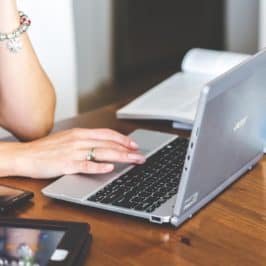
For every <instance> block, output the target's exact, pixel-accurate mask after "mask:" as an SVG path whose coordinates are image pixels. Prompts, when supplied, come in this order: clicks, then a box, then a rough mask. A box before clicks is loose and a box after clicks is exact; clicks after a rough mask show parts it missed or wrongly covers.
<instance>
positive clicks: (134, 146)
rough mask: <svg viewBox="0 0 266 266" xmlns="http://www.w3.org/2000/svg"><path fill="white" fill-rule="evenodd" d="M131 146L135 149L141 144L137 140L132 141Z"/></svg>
mask: <svg viewBox="0 0 266 266" xmlns="http://www.w3.org/2000/svg"><path fill="white" fill-rule="evenodd" d="M130 147H131V148H133V149H138V148H139V145H138V144H137V143H136V142H134V141H131V142H130Z"/></svg>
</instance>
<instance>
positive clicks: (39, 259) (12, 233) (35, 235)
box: [0, 226, 65, 266]
mask: <svg viewBox="0 0 266 266" xmlns="http://www.w3.org/2000/svg"><path fill="white" fill-rule="evenodd" d="M64 234H65V232H64V231H55V230H45V229H44V230H43V229H28V228H17V227H1V226H0V265H5V266H46V265H47V264H48V262H49V259H50V258H51V256H52V254H53V253H54V251H55V250H56V248H57V246H58V244H59V243H60V241H61V240H62V238H63V236H64Z"/></svg>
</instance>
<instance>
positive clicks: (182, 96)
mask: <svg viewBox="0 0 266 266" xmlns="http://www.w3.org/2000/svg"><path fill="white" fill-rule="evenodd" d="M248 57H249V55H245V54H237V53H232V52H222V51H214V50H206V49H199V48H194V49H192V50H190V51H188V52H187V54H186V55H185V57H184V59H183V61H182V66H181V70H182V71H181V72H178V73H176V74H174V75H172V76H171V77H169V78H168V79H166V80H165V81H163V82H162V83H160V84H158V85H157V86H155V87H153V88H151V89H150V90H148V91H147V92H146V93H144V94H143V95H141V96H139V97H138V98H136V99H135V100H133V101H132V102H130V103H129V104H128V105H126V106H124V107H123V108H121V109H120V110H118V111H117V113H116V115H117V118H120V119H157V120H170V121H172V122H173V127H175V128H181V129H188V130H190V129H191V128H192V125H193V122H194V119H195V115H196V111H197V105H198V101H199V97H200V92H201V89H202V88H203V87H204V85H206V84H207V83H208V82H209V81H211V80H213V79H215V78H216V77H218V76H219V75H221V74H223V73H224V72H226V71H228V70H229V69H231V68H232V67H234V66H236V65H238V64H239V63H241V62H242V61H244V60H245V59H247V58H248Z"/></svg>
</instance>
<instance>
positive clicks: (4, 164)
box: [0, 142, 23, 177]
mask: <svg viewBox="0 0 266 266" xmlns="http://www.w3.org/2000/svg"><path fill="white" fill-rule="evenodd" d="M21 151H23V143H20V142H2V143H0V177H6V176H18V175H21V169H19V168H20V161H21V159H22V157H23V154H22V152H21Z"/></svg>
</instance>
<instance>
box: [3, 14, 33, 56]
mask: <svg viewBox="0 0 266 266" xmlns="http://www.w3.org/2000/svg"><path fill="white" fill-rule="evenodd" d="M19 18H20V23H19V27H18V28H17V29H15V30H14V31H12V32H10V33H1V32H0V42H3V41H6V42H7V43H6V46H7V49H8V50H9V51H10V52H12V53H17V52H19V51H20V50H21V49H22V42H21V40H20V38H19V37H20V35H21V34H23V33H24V32H26V31H27V30H28V28H29V26H30V24H31V21H30V20H29V18H28V16H27V15H25V14H24V13H23V12H21V11H19Z"/></svg>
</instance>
